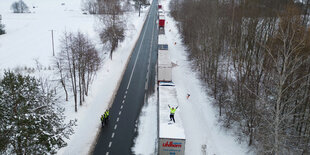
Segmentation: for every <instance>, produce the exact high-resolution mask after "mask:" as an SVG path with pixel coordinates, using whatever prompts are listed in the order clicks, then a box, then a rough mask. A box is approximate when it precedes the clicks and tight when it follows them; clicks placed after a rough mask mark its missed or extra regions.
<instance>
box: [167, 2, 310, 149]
mask: <svg viewBox="0 0 310 155" xmlns="http://www.w3.org/2000/svg"><path fill="white" fill-rule="evenodd" d="M309 4H310V0H304V1H302V2H295V1H293V0H272V1H270V0H216V1H214V0H175V1H171V3H170V10H171V12H170V13H171V16H173V17H174V19H175V20H176V21H177V23H178V25H177V27H178V29H179V31H180V33H181V35H182V39H183V43H184V44H185V45H186V47H187V50H188V53H189V56H188V57H189V60H191V61H192V62H193V68H194V69H196V70H197V71H198V72H199V73H200V78H201V80H202V81H203V82H204V83H205V85H206V93H208V94H210V95H211V96H212V97H213V98H214V99H215V100H214V106H215V107H216V108H217V109H218V119H219V121H220V123H221V124H222V125H223V126H224V127H225V128H227V129H232V131H234V133H235V134H236V135H237V137H238V139H239V140H240V141H246V142H247V144H248V145H249V146H250V148H253V150H254V151H255V152H256V153H257V154H276V155H277V154H309V153H310V51H309V48H310V31H309V30H310V29H309V11H308V6H309Z"/></svg>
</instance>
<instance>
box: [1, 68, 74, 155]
mask: <svg viewBox="0 0 310 155" xmlns="http://www.w3.org/2000/svg"><path fill="white" fill-rule="evenodd" d="M56 102H57V100H56V98H55V96H54V95H53V94H52V93H49V92H47V93H44V91H43V90H41V89H40V88H39V82H38V81H37V80H36V79H35V78H33V77H30V76H22V75H20V74H17V75H16V74H14V73H12V72H5V74H4V78H3V79H2V81H1V82H0V116H1V117H0V122H1V123H0V124H1V125H0V131H1V137H0V151H2V152H6V153H9V154H11V153H13V154H18V155H21V154H54V153H56V152H57V150H58V149H59V148H61V147H64V146H66V142H65V141H64V139H63V138H64V137H65V138H68V136H69V135H70V134H72V133H73V130H72V126H73V125H74V124H75V122H74V121H70V123H68V124H65V123H64V115H63V111H64V110H63V109H62V108H60V107H58V106H57V104H56ZM3 133H4V134H3Z"/></svg>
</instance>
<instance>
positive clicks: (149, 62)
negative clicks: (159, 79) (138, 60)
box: [144, 18, 156, 90]
mask: <svg viewBox="0 0 310 155" xmlns="http://www.w3.org/2000/svg"><path fill="white" fill-rule="evenodd" d="M154 22H155V18H154ZM155 25H156V24H155V23H154V24H153V31H152V40H151V47H150V51H149V61H148V66H147V73H146V81H145V87H144V90H147V89H148V87H149V85H148V83H149V70H150V68H151V58H152V48H153V44H152V43H153V41H154V40H153V39H154V30H155V28H154V27H155Z"/></svg>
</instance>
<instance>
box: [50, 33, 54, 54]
mask: <svg viewBox="0 0 310 155" xmlns="http://www.w3.org/2000/svg"><path fill="white" fill-rule="evenodd" d="M50 31H51V32H52V49H53V56H55V50H54V30H50Z"/></svg>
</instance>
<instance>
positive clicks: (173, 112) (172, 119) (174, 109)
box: [168, 104, 178, 123]
mask: <svg viewBox="0 0 310 155" xmlns="http://www.w3.org/2000/svg"><path fill="white" fill-rule="evenodd" d="M168 107H169V109H170V121H173V122H174V123H175V120H174V114H175V111H176V110H177V109H178V106H177V107H176V108H174V107H172V108H171V107H170V105H169V104H168Z"/></svg>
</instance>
